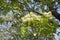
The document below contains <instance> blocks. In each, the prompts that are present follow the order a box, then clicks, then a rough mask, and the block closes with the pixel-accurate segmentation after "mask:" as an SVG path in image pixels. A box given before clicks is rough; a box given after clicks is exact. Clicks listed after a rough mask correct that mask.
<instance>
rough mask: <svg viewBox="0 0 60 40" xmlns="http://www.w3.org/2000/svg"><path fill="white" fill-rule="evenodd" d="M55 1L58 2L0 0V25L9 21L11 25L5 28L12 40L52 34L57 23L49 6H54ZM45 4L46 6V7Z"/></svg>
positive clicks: (34, 38)
mask: <svg viewBox="0 0 60 40" xmlns="http://www.w3.org/2000/svg"><path fill="white" fill-rule="evenodd" d="M56 2H58V4H59V2H60V1H59V0H54V1H53V0H41V1H40V2H37V1H35V0H4V1H2V0H0V25H2V24H7V25H8V24H10V23H11V27H9V26H8V27H7V28H5V29H6V30H7V32H9V33H10V34H9V35H11V36H12V37H13V40H16V39H17V40H20V39H21V40H28V39H29V40H37V39H36V38H38V37H39V38H40V36H42V37H48V36H50V35H53V33H55V31H56V28H57V27H58V24H57V22H56V21H55V18H54V17H53V16H52V13H51V11H50V10H49V7H54V6H55V8H56V7H57V6H56V4H55V3H56ZM52 3H54V4H52ZM45 6H47V8H46V9H45ZM46 11H49V12H46ZM2 27H3V26H2ZM5 29H4V30H5ZM3 32H4V31H3ZM3 34H4V33H3ZM3 34H2V35H3ZM3 36H4V35H3ZM39 38H38V39H39ZM10 39H11V38H9V39H8V40H10ZM11 40H12V39H11Z"/></svg>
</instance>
